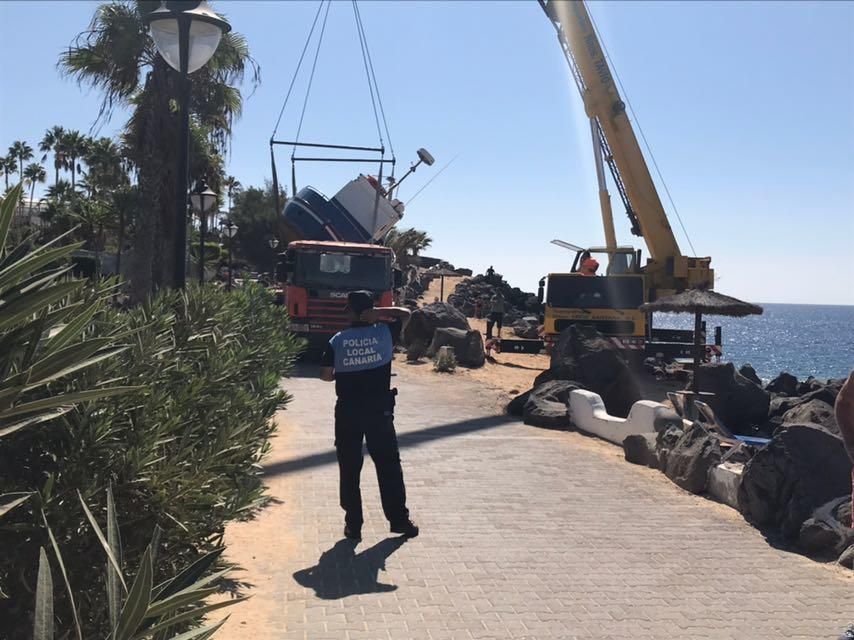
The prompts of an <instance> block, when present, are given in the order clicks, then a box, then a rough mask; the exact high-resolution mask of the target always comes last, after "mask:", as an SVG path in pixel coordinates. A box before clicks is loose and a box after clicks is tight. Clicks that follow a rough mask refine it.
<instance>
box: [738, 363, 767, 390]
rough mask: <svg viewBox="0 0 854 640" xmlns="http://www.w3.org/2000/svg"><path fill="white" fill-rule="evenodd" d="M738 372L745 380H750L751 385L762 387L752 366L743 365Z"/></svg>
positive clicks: (748, 364)
mask: <svg viewBox="0 0 854 640" xmlns="http://www.w3.org/2000/svg"><path fill="white" fill-rule="evenodd" d="M738 372H739V373H740V374H741V375H743V376H744V377H745V378H747V379H748V380H750V381H751V382H752V383H753V384H755V385H758V386H760V387H761V386H762V380H760V379H759V376H758V375H756V369H754V368H753V365H752V364H750V363H747V364H743V365H741V367H740V368H739V370H738Z"/></svg>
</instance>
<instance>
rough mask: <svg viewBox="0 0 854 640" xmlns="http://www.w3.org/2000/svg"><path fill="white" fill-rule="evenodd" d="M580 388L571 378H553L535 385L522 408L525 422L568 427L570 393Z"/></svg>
mask: <svg viewBox="0 0 854 640" xmlns="http://www.w3.org/2000/svg"><path fill="white" fill-rule="evenodd" d="M578 388H579V387H578V385H577V384H576V383H574V382H572V381H571V380H552V381H550V382H545V383H543V384H541V385H537V386H536V387H534V389H533V390H532V391H531V392H530V394H529V395H528V397H527V399H526V400H525V405H524V407H523V408H522V418H523V419H524V422H525V424H529V425H533V426H535V427H551V428H566V427H568V426H569V424H570V422H569V393H570V392H571V391H573V390H574V389H578Z"/></svg>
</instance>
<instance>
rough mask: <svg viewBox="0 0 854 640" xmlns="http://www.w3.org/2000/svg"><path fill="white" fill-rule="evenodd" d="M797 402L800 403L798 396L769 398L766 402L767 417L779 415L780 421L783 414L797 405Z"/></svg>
mask: <svg viewBox="0 0 854 640" xmlns="http://www.w3.org/2000/svg"><path fill="white" fill-rule="evenodd" d="M799 404H801V399H800V398H798V397H794V398H791V397H788V396H778V397H776V398H771V401H770V402H769V403H768V417H769V418H777V417H779V418H780V421H781V423H782V418H783V414H785V413H786V412H787V411H789V410H790V409H792V408H793V407H797V406H798V405H799Z"/></svg>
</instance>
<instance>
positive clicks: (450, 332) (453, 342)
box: [427, 327, 486, 367]
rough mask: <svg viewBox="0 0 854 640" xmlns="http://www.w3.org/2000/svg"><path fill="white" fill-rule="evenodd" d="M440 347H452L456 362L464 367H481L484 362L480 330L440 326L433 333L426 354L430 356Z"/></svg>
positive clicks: (484, 355) (484, 356)
mask: <svg viewBox="0 0 854 640" xmlns="http://www.w3.org/2000/svg"><path fill="white" fill-rule="evenodd" d="M442 347H453V348H454V355H455V356H456V358H457V362H458V363H459V364H461V365H462V366H464V367H482V366H483V364H484V363H485V362H486V353H485V352H484V350H483V336H481V335H480V331H474V330H468V331H466V330H465V329H454V328H453V327H440V328H438V329H436V331H435V332H434V333H433V342H431V343H430V348H429V349H427V355H428V356H430V357H431V358H432V357H433V356H435V355H436V354H437V353H439V349H441V348H442Z"/></svg>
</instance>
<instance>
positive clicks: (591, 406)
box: [569, 389, 670, 446]
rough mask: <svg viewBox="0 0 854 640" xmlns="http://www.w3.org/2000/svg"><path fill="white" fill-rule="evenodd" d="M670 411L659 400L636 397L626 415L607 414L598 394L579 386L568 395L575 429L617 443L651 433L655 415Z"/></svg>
mask: <svg viewBox="0 0 854 640" xmlns="http://www.w3.org/2000/svg"><path fill="white" fill-rule="evenodd" d="M669 411H670V410H669V409H668V408H667V407H665V406H664V405H663V404H660V403H658V402H653V401H651V400H639V401H638V402H635V403H634V404H633V405H632V408H631V410H630V411H629V415H628V416H627V417H625V418H618V417H616V416H612V415H609V414H608V411H607V409H605V403H604V402H602V398H601V397H600V396H599V394H596V393H593V392H592V391H584V390H582V389H578V390H576V391H573V392H571V393H570V394H569V417H570V420H571V422H572V424H573V425H574V426H575V428H576V429H578V430H579V431H583V432H584V433H589V434H592V435H594V436H598V437H600V438H602V439H603V440H607V441H608V442H613V443H614V444H617V445H620V446H622V445H623V440H625V439H626V436H631V435H640V434H642V433H653V432H654V431H655V420H656V418H657V417H659V416H660V415H662V414H664V413H665V412H669Z"/></svg>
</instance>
